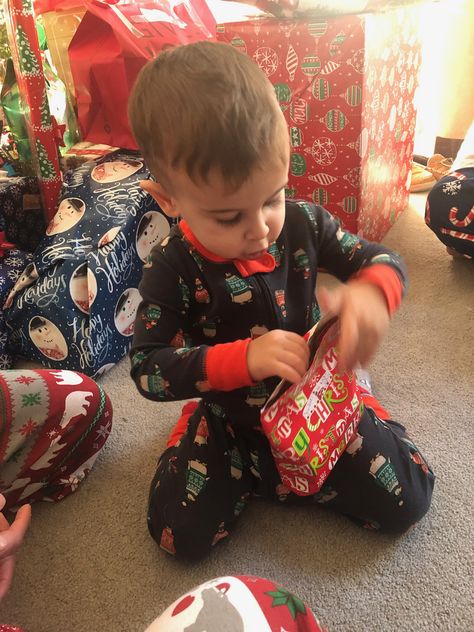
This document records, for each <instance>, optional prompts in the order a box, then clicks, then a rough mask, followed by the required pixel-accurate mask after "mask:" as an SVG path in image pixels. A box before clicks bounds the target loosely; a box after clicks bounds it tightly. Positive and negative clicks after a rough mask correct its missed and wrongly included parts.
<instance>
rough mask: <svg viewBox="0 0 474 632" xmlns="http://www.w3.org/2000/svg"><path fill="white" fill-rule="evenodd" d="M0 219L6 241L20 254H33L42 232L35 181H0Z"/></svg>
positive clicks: (22, 179) (18, 179) (39, 202)
mask: <svg viewBox="0 0 474 632" xmlns="http://www.w3.org/2000/svg"><path fill="white" fill-rule="evenodd" d="M0 216H1V218H2V220H3V223H4V230H5V234H6V237H7V239H8V241H11V242H13V243H14V244H16V246H17V247H18V248H19V249H20V250H26V251H28V252H34V251H35V249H36V247H37V246H38V244H39V242H40V241H41V239H42V237H43V236H44V232H45V228H46V226H45V221H44V212H43V207H42V203H41V196H40V189H39V184H38V180H37V178H35V177H20V176H18V177H15V176H12V177H10V178H5V179H2V180H0Z"/></svg>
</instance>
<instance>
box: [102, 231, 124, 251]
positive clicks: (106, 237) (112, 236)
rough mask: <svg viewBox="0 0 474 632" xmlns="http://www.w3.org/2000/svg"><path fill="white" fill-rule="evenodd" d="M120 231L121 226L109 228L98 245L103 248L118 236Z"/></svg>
mask: <svg viewBox="0 0 474 632" xmlns="http://www.w3.org/2000/svg"><path fill="white" fill-rule="evenodd" d="M120 231H121V228H120V226H114V227H113V228H111V229H110V230H108V231H107V232H106V233H104V234H103V235H102V237H101V238H100V239H99V243H98V244H97V245H98V247H99V248H103V247H104V246H108V245H109V244H110V243H111V242H112V241H113V240H114V239H115V238H116V237H117V235H118V234H119V232H120Z"/></svg>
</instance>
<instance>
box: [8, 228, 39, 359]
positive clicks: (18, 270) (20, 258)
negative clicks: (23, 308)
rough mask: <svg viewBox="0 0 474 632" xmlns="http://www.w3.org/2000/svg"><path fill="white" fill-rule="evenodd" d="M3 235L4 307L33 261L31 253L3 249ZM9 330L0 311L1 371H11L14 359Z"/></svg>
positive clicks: (14, 249)
mask: <svg viewBox="0 0 474 632" xmlns="http://www.w3.org/2000/svg"><path fill="white" fill-rule="evenodd" d="M2 241H3V240H2V233H0V305H3V303H4V301H5V300H6V298H7V296H8V294H9V293H10V291H11V289H12V288H13V286H14V285H15V283H16V282H17V281H18V280H19V279H20V278H21V275H22V273H23V271H24V270H25V269H26V270H27V269H28V265H29V264H30V263H31V260H32V259H33V255H32V254H31V253H29V252H22V251H21V250H18V249H17V248H9V249H8V250H7V249H2ZM7 343H8V329H7V326H6V323H5V319H4V316H3V310H0V369H11V368H12V366H13V358H12V356H11V354H10V353H9V352H8V344H7Z"/></svg>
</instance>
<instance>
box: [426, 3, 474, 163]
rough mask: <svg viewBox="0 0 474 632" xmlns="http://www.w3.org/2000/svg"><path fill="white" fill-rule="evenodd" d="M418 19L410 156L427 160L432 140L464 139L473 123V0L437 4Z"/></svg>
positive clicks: (429, 5) (431, 6) (432, 5)
mask: <svg viewBox="0 0 474 632" xmlns="http://www.w3.org/2000/svg"><path fill="white" fill-rule="evenodd" d="M422 16H423V17H422V21H421V23H420V29H421V37H422V47H423V64H422V68H421V74H420V87H419V89H418V93H417V96H416V105H417V110H418V116H417V129H416V136H415V153H417V154H423V155H425V156H430V155H431V154H432V153H433V151H434V144H435V139H436V136H441V137H443V138H464V136H465V133H466V131H467V129H468V128H469V126H470V124H471V122H472V120H474V0H441V1H440V2H436V3H433V4H428V5H427V6H426V7H425V8H424V9H423V12H422Z"/></svg>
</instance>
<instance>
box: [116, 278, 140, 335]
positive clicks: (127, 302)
mask: <svg viewBox="0 0 474 632" xmlns="http://www.w3.org/2000/svg"><path fill="white" fill-rule="evenodd" d="M141 300H142V299H141V296H140V292H139V291H138V290H137V289H136V288H134V287H130V288H128V289H127V290H125V292H123V293H122V295H121V296H120V298H119V300H118V301H117V305H116V306H115V326H116V327H117V329H118V331H119V332H120V333H121V334H122V336H132V335H133V329H134V324H135V317H136V315H137V309H138V305H139V304H140V301H141Z"/></svg>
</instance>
